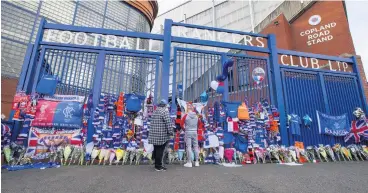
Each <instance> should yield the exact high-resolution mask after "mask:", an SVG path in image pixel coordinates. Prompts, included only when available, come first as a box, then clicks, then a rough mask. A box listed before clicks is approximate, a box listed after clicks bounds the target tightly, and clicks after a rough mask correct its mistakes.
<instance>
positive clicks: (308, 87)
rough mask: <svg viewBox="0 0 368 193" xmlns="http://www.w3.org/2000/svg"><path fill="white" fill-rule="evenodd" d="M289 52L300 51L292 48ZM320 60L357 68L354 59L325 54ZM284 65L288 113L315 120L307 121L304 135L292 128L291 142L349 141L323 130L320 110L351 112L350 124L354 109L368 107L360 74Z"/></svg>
mask: <svg viewBox="0 0 368 193" xmlns="http://www.w3.org/2000/svg"><path fill="white" fill-rule="evenodd" d="M287 53H289V54H296V52H290V51H287ZM309 56H310V57H313V56H315V55H312V54H311V55H309ZM305 57H308V55H306V56H305ZM319 59H321V60H323V59H325V60H335V61H343V62H346V63H347V64H349V65H351V66H352V68H351V69H354V65H355V64H354V62H353V60H351V59H344V58H337V57H332V58H330V57H327V56H321V55H319ZM330 65H331V63H330ZM280 67H281V74H282V83H283V93H284V101H285V107H286V108H285V110H286V114H287V115H290V114H296V115H298V116H299V117H300V118H303V116H305V115H309V116H310V117H311V118H312V121H313V122H312V125H311V126H310V127H309V128H308V127H306V126H304V124H302V125H301V135H293V134H292V132H291V130H288V137H289V144H290V145H292V144H294V143H295V141H302V142H304V144H305V145H316V144H325V145H326V144H330V145H333V144H335V143H340V144H345V141H344V137H335V136H330V135H322V134H320V133H319V127H318V120H317V114H316V111H319V112H322V113H325V114H329V115H334V116H339V115H343V114H345V113H347V116H348V119H349V123H350V122H351V121H352V120H353V119H354V118H353V114H352V112H353V111H354V109H355V108H356V107H363V108H365V102H364V100H365V99H364V98H363V99H362V97H361V96H360V92H359V87H358V84H359V82H358V79H357V74H356V73H354V72H335V71H327V70H322V69H310V68H307V69H306V68H301V67H291V66H280Z"/></svg>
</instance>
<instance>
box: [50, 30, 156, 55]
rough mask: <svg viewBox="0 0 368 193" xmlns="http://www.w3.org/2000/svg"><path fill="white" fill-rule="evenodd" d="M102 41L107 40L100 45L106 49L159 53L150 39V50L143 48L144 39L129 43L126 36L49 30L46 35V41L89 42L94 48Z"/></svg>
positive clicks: (153, 41)
mask: <svg viewBox="0 0 368 193" xmlns="http://www.w3.org/2000/svg"><path fill="white" fill-rule="evenodd" d="M100 39H104V40H105V42H104V43H103V44H102V43H101V45H100V46H104V47H110V48H121V49H130V50H133V49H135V50H141V51H150V52H159V50H158V49H154V44H155V40H152V39H149V40H148V48H147V47H144V48H143V45H141V42H142V40H143V39H140V38H129V39H134V40H135V41H128V40H129V39H128V37H126V36H115V35H102V34H93V33H91V34H87V33H84V32H75V33H72V32H70V31H60V33H52V30H49V31H48V33H47V35H46V38H45V41H47V42H60V43H63V44H76V45H86V44H87V42H93V43H92V46H99V43H100ZM132 42H136V44H135V45H132ZM89 45H91V44H89ZM156 47H157V46H156Z"/></svg>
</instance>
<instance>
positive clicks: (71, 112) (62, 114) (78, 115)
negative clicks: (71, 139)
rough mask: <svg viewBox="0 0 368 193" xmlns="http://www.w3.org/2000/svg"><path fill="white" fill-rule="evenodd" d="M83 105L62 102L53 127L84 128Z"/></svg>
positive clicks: (56, 110) (57, 110)
mask: <svg viewBox="0 0 368 193" xmlns="http://www.w3.org/2000/svg"><path fill="white" fill-rule="evenodd" d="M82 115H83V113H82V103H79V102H60V103H59V104H58V105H57V106H56V109H55V114H54V120H53V125H54V126H57V127H74V128H80V127H81V126H82Z"/></svg>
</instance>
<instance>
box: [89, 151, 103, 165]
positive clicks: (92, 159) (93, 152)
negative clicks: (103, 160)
mask: <svg viewBox="0 0 368 193" xmlns="http://www.w3.org/2000/svg"><path fill="white" fill-rule="evenodd" d="M100 151H101V150H99V149H97V148H96V147H94V148H93V150H92V153H91V163H90V165H92V164H93V163H94V162H95V159H96V158H97V156H98V155H99V154H100Z"/></svg>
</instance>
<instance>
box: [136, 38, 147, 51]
mask: <svg viewBox="0 0 368 193" xmlns="http://www.w3.org/2000/svg"><path fill="white" fill-rule="evenodd" d="M140 43H141V38H137V46H136V48H135V49H136V50H139V51H144V50H145V49H140V48H139V45H140Z"/></svg>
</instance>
